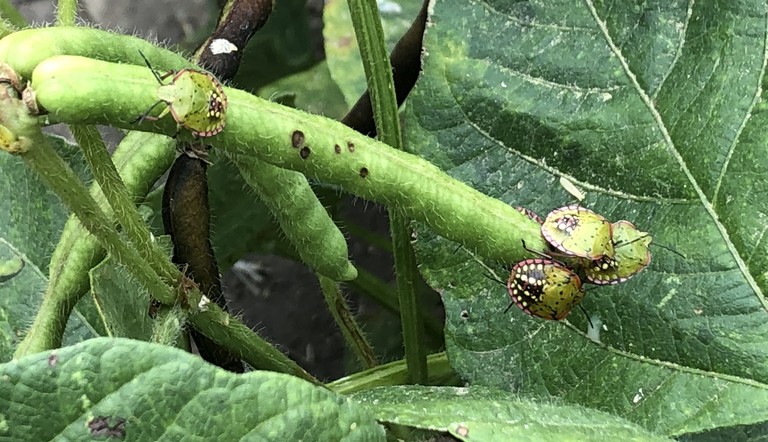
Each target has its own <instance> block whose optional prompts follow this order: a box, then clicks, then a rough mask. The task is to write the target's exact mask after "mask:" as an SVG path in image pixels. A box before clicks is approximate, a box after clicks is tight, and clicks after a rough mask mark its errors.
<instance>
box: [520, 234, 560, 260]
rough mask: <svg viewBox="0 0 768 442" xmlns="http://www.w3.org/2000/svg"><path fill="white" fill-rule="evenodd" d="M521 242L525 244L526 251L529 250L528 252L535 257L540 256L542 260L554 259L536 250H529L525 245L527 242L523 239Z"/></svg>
mask: <svg viewBox="0 0 768 442" xmlns="http://www.w3.org/2000/svg"><path fill="white" fill-rule="evenodd" d="M520 241H521V242H522V243H523V248H524V249H525V250H527V251H529V252H531V253H533V254H534V255H536V256H539V257H541V258H544V259H552V257H551V256H549V255H547V254H546V253H542V252H539V251H536V250H533V249H529V248H528V246H527V245H525V240H524V239H521V240H520Z"/></svg>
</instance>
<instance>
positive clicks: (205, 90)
mask: <svg viewBox="0 0 768 442" xmlns="http://www.w3.org/2000/svg"><path fill="white" fill-rule="evenodd" d="M141 56H142V57H143V58H144V61H145V62H146V63H147V66H148V67H149V69H150V70H151V71H152V74H153V75H154V76H155V78H156V79H157V81H158V83H160V87H159V88H158V90H157V98H158V100H159V101H158V102H157V103H155V104H153V105H152V107H150V108H149V110H147V112H146V113H145V114H144V115H143V116H142V117H140V120H150V121H155V120H159V119H160V118H163V117H164V116H166V115H167V114H168V113H170V114H171V115H172V116H173V119H174V120H176V124H177V127H179V128H182V127H183V128H185V129H188V130H189V131H190V132H192V136H194V137H196V138H203V137H211V136H214V135H216V134H218V133H219V132H221V131H222V130H224V124H225V123H226V118H225V117H226V113H227V97H226V95H224V88H223V87H222V86H221V83H219V80H217V79H216V77H214V76H213V75H211V74H209V73H208V72H205V71H201V70H196V69H182V70H180V71H178V72H176V71H169V72H167V73H165V74H163V75H158V74H157V72H155V70H154V69H152V66H151V65H150V64H149V61H148V60H147V59H146V57H144V54H141ZM170 76H173V78H172V79H171V82H170V83H168V84H165V83H163V81H164V80H165V79H167V78H168V77H170ZM161 103H164V104H165V105H166V108H165V109H164V110H163V111H162V112H160V115H158V116H156V117H152V116H149V115H148V114H149V113H150V112H151V111H152V109H154V108H155V107H156V106H157V105H159V104H161Z"/></svg>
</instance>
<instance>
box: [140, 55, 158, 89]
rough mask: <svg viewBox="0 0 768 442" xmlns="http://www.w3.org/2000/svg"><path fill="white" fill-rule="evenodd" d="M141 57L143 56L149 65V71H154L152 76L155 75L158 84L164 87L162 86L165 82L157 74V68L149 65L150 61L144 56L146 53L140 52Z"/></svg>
mask: <svg viewBox="0 0 768 442" xmlns="http://www.w3.org/2000/svg"><path fill="white" fill-rule="evenodd" d="M139 55H141V58H143V59H144V63H146V64H147V67H148V68H149V70H150V71H152V75H154V76H155V79H156V80H157V82H158V83H160V84H161V85H162V84H163V80H162V79H161V78H160V76H159V75H158V74H157V72H156V71H155V68H153V67H152V65H151V64H149V60H147V57H145V56H144V53H143V52H141V51H139Z"/></svg>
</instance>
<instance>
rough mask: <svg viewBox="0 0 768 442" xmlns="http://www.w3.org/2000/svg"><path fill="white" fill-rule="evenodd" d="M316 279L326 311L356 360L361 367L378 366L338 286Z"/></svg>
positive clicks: (330, 281)
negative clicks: (323, 298) (331, 316)
mask: <svg viewBox="0 0 768 442" xmlns="http://www.w3.org/2000/svg"><path fill="white" fill-rule="evenodd" d="M318 279H319V280H320V289H321V290H322V291H323V296H324V297H325V303H326V305H328V310H329V311H330V312H331V315H333V320H334V321H336V325H338V326H339V328H340V329H341V333H342V335H343V336H344V340H345V341H346V342H347V346H348V347H349V348H350V349H352V351H353V352H354V353H355V356H356V357H357V359H358V360H359V361H360V363H362V364H363V367H365V368H371V367H375V366H376V365H378V364H379V363H378V361H376V354H375V353H374V351H373V348H372V347H371V344H370V343H369V342H368V339H366V337H365V334H364V333H363V330H362V329H361V328H360V326H359V325H358V324H357V321H355V316H354V315H353V314H352V312H351V311H350V309H349V306H348V305H347V301H346V300H345V299H344V295H342V293H341V290H340V289H339V286H338V284H336V282H335V281H333V280H332V279H330V278H328V277H327V276H323V275H318Z"/></svg>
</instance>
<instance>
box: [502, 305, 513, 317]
mask: <svg viewBox="0 0 768 442" xmlns="http://www.w3.org/2000/svg"><path fill="white" fill-rule="evenodd" d="M513 305H515V303H514V302H510V303H509V305H508V306H507V308H505V309H504V311H503V312H502V313H501V314H502V315H506V314H507V312H508V311H509V309H511V308H512V306H513Z"/></svg>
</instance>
